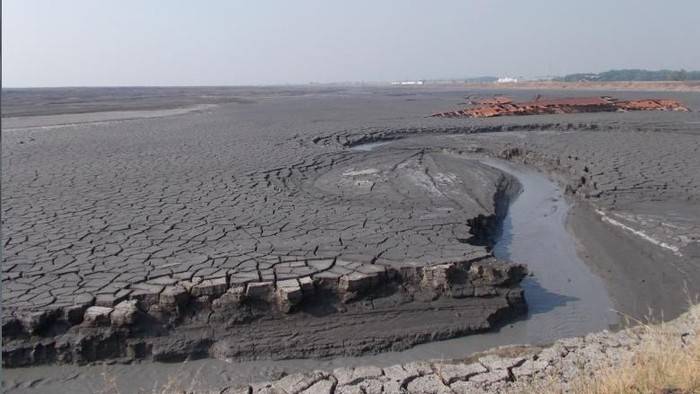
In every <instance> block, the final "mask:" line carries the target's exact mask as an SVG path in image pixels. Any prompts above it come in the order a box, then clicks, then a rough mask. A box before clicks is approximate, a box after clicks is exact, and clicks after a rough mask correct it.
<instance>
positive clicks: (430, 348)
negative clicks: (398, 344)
mask: <svg viewBox="0 0 700 394" xmlns="http://www.w3.org/2000/svg"><path fill="white" fill-rule="evenodd" d="M362 148H364V149H358V151H360V152H367V151H371V150H375V149H377V148H379V145H373V146H363V147H362ZM387 148H389V149H390V146H389V147H387ZM378 153H379V154H382V155H386V153H382V152H378ZM481 161H482V162H483V163H484V164H487V165H489V166H492V167H495V168H498V169H500V170H501V171H503V172H505V173H508V174H510V175H511V176H514V177H515V178H516V179H517V180H518V181H519V183H520V185H521V192H520V193H519V194H518V195H517V197H515V198H514V201H513V202H512V203H511V206H510V208H509V210H508V214H507V215H506V216H505V218H504V225H503V227H502V229H501V230H500V231H499V233H500V234H499V235H498V236H497V239H496V242H495V247H494V254H495V255H496V256H498V257H499V258H501V259H503V260H514V261H518V262H522V263H525V264H527V265H528V267H529V269H530V271H531V272H532V273H533V276H532V277H528V278H526V279H525V280H524V281H523V282H522V287H523V289H524V291H525V298H526V299H527V300H528V303H529V305H530V308H529V310H528V313H527V316H526V317H524V318H523V319H521V320H519V321H516V322H514V323H512V324H509V325H506V326H504V327H501V328H500V329H499V330H498V331H497V332H493V333H488V334H479V335H471V336H467V337H463V338H458V339H451V340H444V341H439V342H430V343H427V344H423V345H418V346H415V347H413V348H411V349H408V350H404V351H400V352H395V351H393V352H392V351H390V352H385V353H381V354H378V355H374V356H371V355H370V356H360V357H350V358H348V357H334V358H331V359H328V358H326V359H306V360H302V359H295V360H279V361H250V362H236V361H229V362H222V361H219V360H195V361H190V362H188V363H184V364H163V363H140V364H137V365H112V366H110V367H109V371H110V375H111V377H110V378H113V379H115V384H116V385H117V386H118V387H119V388H120V389H121V390H126V389H128V390H129V391H136V390H138V389H144V387H145V384H146V382H148V383H152V382H158V385H163V384H166V383H167V382H166V380H167V379H166V378H171V379H172V377H174V376H177V377H178V379H179V381H180V383H184V382H196V383H195V388H197V389H201V390H206V389H214V388H217V387H218V388H224V387H226V386H228V385H230V384H233V383H236V382H239V383H240V382H256V381H263V380H266V379H270V378H272V377H275V376H279V375H280V374H282V373H297V372H306V371H310V370H319V369H322V370H332V369H334V368H341V367H361V366H364V365H373V366H378V367H388V366H391V365H393V364H396V363H408V362H411V361H414V360H430V359H436V358H441V359H446V358H460V357H463V356H464V355H468V354H472V353H475V352H479V351H485V350H487V349H489V348H492V347H496V346H503V345H509V344H513V343H522V344H525V343H527V344H544V343H549V342H552V341H554V340H557V339H560V338H563V337H568V336H573V335H581V334H586V333H589V332H592V331H598V330H601V329H606V328H609V327H610V325H613V324H614V323H615V322H616V316H615V315H614V314H613V313H612V312H611V302H610V300H609V299H608V298H607V291H606V289H605V288H604V287H603V284H602V281H601V280H600V279H599V278H598V277H596V276H595V275H593V274H592V273H591V272H590V271H589V270H588V268H587V266H586V265H585V264H584V263H583V262H582V261H581V260H580V259H579V258H578V256H577V255H576V247H575V244H574V240H573V238H571V236H570V235H568V233H567V231H566V230H565V220H566V218H567V216H568V212H569V205H568V203H567V201H566V200H565V199H564V196H563V192H562V190H560V189H559V188H558V187H557V186H556V185H555V184H554V183H553V182H552V181H550V180H548V179H547V178H546V177H545V176H543V175H541V174H538V173H536V172H534V171H532V170H527V169H525V168H523V167H518V166H513V165H510V164H508V163H507V162H505V161H499V160H493V159H482V160H481ZM553 268H555V269H553ZM574 278H575V280H573V279H574ZM390 323H391V324H390V325H388V326H387V327H385V329H390V328H391V325H392V324H393V323H394V321H393V320H392V321H390ZM363 332H365V329H364V328H363ZM104 371H105V367H104V366H85V367H75V366H51V367H34V368H20V369H13V370H11V371H10V375H9V377H10V381H11V383H9V384H11V385H16V387H18V388H19V387H24V386H26V385H28V384H30V383H31V382H35V383H34V386H33V388H32V391H33V392H42V390H44V388H47V389H48V387H49V386H53V385H57V384H58V385H60V386H61V387H64V388H66V389H69V390H70V391H71V392H81V390H84V391H85V392H87V391H89V390H87V389H86V388H87V387H100V386H103V385H105V384H106V382H105V379H104V377H103V376H102V373H103V372H104ZM65 376H69V377H71V378H70V379H67V380H66V379H65ZM188 384H189V383H188ZM13 387H14V386H13Z"/></svg>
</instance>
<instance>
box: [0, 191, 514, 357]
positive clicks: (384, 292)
mask: <svg viewBox="0 0 700 394" xmlns="http://www.w3.org/2000/svg"><path fill="white" fill-rule="evenodd" d="M512 189H513V184H512V183H511V182H503V183H502V184H501V185H499V190H500V191H499V193H497V195H496V196H495V198H497V199H498V200H501V199H503V200H506V199H507V198H509V196H510V194H511V192H512ZM496 206H497V207H499V208H498V209H497V211H496V212H495V215H494V217H490V218H481V219H479V221H480V222H481V221H483V222H484V223H487V225H482V226H476V227H475V228H476V229H477V232H476V233H474V237H475V239H478V240H490V239H493V237H494V236H493V234H491V232H493V231H494V229H496V228H497V226H496V223H497V221H498V218H502V217H503V215H504V214H505V211H504V209H505V207H507V202H504V201H500V202H497V204H496ZM289 264H296V265H297V266H295V268H296V272H298V271H299V269H308V271H309V275H308V276H304V277H300V278H289V279H285V278H282V277H277V276H276V277H274V278H270V280H268V281H265V280H264V279H263V278H260V277H258V274H257V273H255V275H251V276H250V277H249V278H241V277H235V278H234V277H226V276H224V277H221V278H219V279H209V280H202V279H200V278H197V277H194V278H191V279H188V280H180V281H177V282H175V281H172V282H168V283H162V284H161V285H162V286H160V287H158V286H152V287H149V288H140V289H136V290H135V291H134V292H132V293H131V294H130V297H129V298H126V297H125V298H124V299H121V300H120V299H113V298H110V299H106V298H104V297H92V296H86V295H83V296H77V297H76V304H75V305H73V306H70V307H65V308H55V309H53V310H49V311H46V312H35V313H24V314H22V313H19V314H17V315H14V316H11V317H8V318H6V319H5V320H4V323H3V342H4V343H3V366H4V367H19V366H28V365H37V364H46V363H79V364H84V363H90V362H94V361H101V360H121V361H133V360H140V359H152V360H155V361H181V360H185V359H191V358H198V357H215V358H220V359H238V360H250V359H258V358H277V359H285V358H306V357H327V356H338V355H346V356H347V355H360V354H365V353H376V352H380V351H386V350H401V349H406V348H408V347H410V346H413V345H415V344H418V343H423V342H428V341H433V340H439V339H446V338H451V337H455V336H460V335H466V334H472V333H476V332H483V331H485V330H489V329H492V328H494V327H496V326H498V325H499V324H501V323H502V322H503V321H506V320H510V319H513V318H514V317H516V316H520V315H522V314H524V313H525V311H526V305H525V300H524V298H523V292H522V289H521V288H520V287H519V282H520V281H521V279H522V278H523V277H524V276H525V273H526V269H525V267H524V266H522V265H519V264H510V263H506V262H501V261H497V260H496V259H494V258H493V257H486V258H476V259H467V260H451V261H431V262H427V263H418V262H416V263H413V264H410V263H409V264H405V265H403V266H402V267H400V268H395V267H392V266H384V265H381V264H362V263H359V262H352V261H346V260H342V259H340V258H331V259H306V260H304V261H299V262H291V263H289ZM302 266H303V267H302ZM276 272H279V270H277V271H276ZM455 316H459V318H458V319H455Z"/></svg>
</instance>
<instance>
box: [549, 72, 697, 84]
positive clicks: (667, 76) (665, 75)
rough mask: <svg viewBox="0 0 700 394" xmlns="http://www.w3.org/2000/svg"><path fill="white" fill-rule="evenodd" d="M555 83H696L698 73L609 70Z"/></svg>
mask: <svg viewBox="0 0 700 394" xmlns="http://www.w3.org/2000/svg"><path fill="white" fill-rule="evenodd" d="M555 80H556V81H564V82H580V81H601V82H610V81H698V80H700V71H686V70H658V71H652V70H637V69H628V70H610V71H605V72H602V73H579V74H569V75H566V76H564V77H560V78H556V79H555Z"/></svg>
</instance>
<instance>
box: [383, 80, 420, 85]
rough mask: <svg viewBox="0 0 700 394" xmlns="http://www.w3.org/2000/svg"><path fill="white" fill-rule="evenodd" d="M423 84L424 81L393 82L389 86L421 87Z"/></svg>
mask: <svg viewBox="0 0 700 394" xmlns="http://www.w3.org/2000/svg"><path fill="white" fill-rule="evenodd" d="M424 83H425V81H422V80H419V81H394V82H392V83H391V84H392V85H422V84H424Z"/></svg>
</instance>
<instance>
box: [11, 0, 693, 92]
mask: <svg viewBox="0 0 700 394" xmlns="http://www.w3.org/2000/svg"><path fill="white" fill-rule="evenodd" d="M2 52H3V53H2V79H3V81H2V82H3V85H4V86H94V85H100V86H107V85H211V84H221V85H248V84H280V83H307V82H312V81H313V82H338V81H386V80H397V79H423V78H425V79H429V78H460V77H469V76H479V75H497V76H502V75H513V76H518V75H524V76H538V75H548V74H566V73H573V72H584V71H604V70H607V69H610V68H649V69H659V68H671V69H678V68H685V69H700V0H667V1H655V0H649V1H647V0H585V1H584V0H580V1H564V0H528V1H521V0H508V1H507V0H454V1H452V0H445V1H407V0H396V1H388V0H387V1H381V0H373V1H370V0H367V1H365V0H359V1H358V0H354V1H331V0H308V1H307V0H294V1H291V0H281V1H272V0H268V1H266V0H257V1H252V0H251V1H245V0H238V1H236V0H207V1H195V0H160V1H159V0H148V1H144V0H61V1H56V0H3V1H2Z"/></svg>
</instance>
